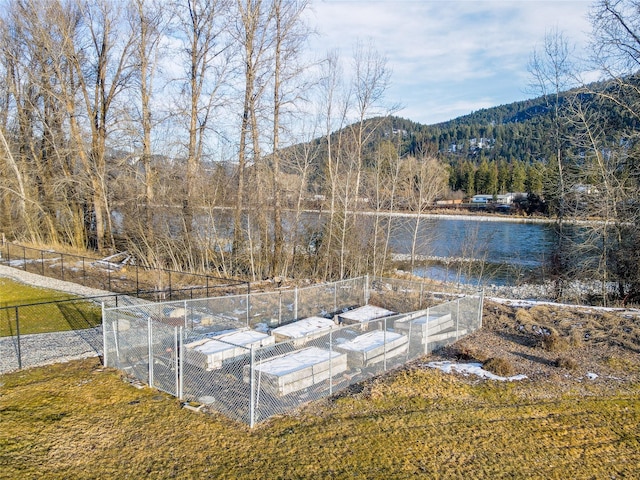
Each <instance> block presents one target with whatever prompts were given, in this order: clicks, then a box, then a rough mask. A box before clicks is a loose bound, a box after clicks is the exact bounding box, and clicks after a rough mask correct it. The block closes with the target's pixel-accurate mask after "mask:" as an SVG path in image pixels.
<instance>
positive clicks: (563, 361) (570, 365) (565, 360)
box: [556, 357, 578, 370]
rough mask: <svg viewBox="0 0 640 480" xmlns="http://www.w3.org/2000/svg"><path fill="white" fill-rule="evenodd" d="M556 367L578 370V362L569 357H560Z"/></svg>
mask: <svg viewBox="0 0 640 480" xmlns="http://www.w3.org/2000/svg"><path fill="white" fill-rule="evenodd" d="M556 367H558V368H565V369H567V370H575V369H576V368H578V362H576V361H575V360H574V359H573V358H569V357H558V358H557V359H556Z"/></svg>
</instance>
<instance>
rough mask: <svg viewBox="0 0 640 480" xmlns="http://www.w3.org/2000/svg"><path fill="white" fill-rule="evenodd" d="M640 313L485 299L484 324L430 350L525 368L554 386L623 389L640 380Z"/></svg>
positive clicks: (508, 368)
mask: <svg viewBox="0 0 640 480" xmlns="http://www.w3.org/2000/svg"><path fill="white" fill-rule="evenodd" d="M639 353H640V315H639V312H638V311H622V310H618V311H612V310H604V309H596V308H588V307H572V306H550V305H544V304H543V305H532V306H524V307H523V306H510V305H505V304H500V303H496V302H492V301H488V300H487V301H485V304H484V312H483V328H482V329H481V330H479V331H477V332H474V333H473V334H471V335H468V336H467V337H465V338H464V339H462V340H460V341H459V342H457V343H456V344H455V345H452V346H449V347H446V348H444V349H442V350H441V351H439V352H437V354H435V355H432V357H433V358H432V359H433V360H453V361H460V362H480V363H483V364H484V366H485V367H484V368H485V369H486V370H489V371H493V373H496V374H499V375H502V376H512V375H517V374H524V375H526V376H527V377H528V380H529V381H534V382H542V383H546V382H549V383H551V384H553V385H552V386H553V389H554V390H556V391H557V389H560V390H562V389H563V388H566V389H567V390H571V391H575V390H576V388H577V389H579V390H583V391H585V392H587V391H590V392H594V393H595V392H596V391H598V390H601V389H605V390H607V389H614V390H620V389H622V390H624V388H625V386H631V384H634V383H635V384H637V382H638V381H639V380H640V355H639Z"/></svg>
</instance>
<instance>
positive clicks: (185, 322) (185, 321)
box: [184, 300, 189, 328]
mask: <svg viewBox="0 0 640 480" xmlns="http://www.w3.org/2000/svg"><path fill="white" fill-rule="evenodd" d="M188 316H189V315H188V314H187V301H186V300H185V301H184V328H187V318H188Z"/></svg>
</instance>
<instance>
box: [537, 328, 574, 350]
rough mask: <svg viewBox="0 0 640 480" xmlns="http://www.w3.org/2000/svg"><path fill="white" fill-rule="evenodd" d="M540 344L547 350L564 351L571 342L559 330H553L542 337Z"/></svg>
mask: <svg viewBox="0 0 640 480" xmlns="http://www.w3.org/2000/svg"><path fill="white" fill-rule="evenodd" d="M540 346H541V347H542V348H543V349H545V350H546V351H547V352H562V351H564V350H566V349H567V348H568V347H569V342H567V339H566V338H563V337H561V336H560V335H558V333H557V332H555V331H552V332H551V333H547V334H544V335H542V337H540Z"/></svg>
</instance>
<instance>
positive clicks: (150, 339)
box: [147, 316, 153, 387]
mask: <svg viewBox="0 0 640 480" xmlns="http://www.w3.org/2000/svg"><path fill="white" fill-rule="evenodd" d="M147 343H148V358H147V359H148V361H149V386H150V387H153V323H152V322H151V316H149V317H147Z"/></svg>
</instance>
